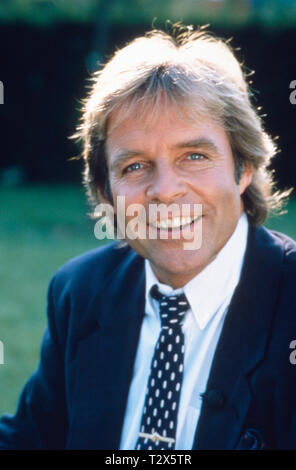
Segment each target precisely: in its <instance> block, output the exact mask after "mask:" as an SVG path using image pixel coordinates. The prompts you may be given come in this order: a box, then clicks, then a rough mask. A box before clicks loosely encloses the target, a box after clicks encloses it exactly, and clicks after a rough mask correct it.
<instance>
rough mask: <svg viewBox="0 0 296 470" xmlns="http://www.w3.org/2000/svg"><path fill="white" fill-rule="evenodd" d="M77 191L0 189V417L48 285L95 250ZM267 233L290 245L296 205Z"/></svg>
mask: <svg viewBox="0 0 296 470" xmlns="http://www.w3.org/2000/svg"><path fill="white" fill-rule="evenodd" d="M87 210H88V206H87V203H86V198H85V195H84V192H83V189H82V188H80V187H77V186H70V185H68V186H66V185H63V186H24V187H16V188H5V187H2V188H1V187H0V340H1V341H2V342H3V344H4V364H0V415H1V414H2V413H3V412H5V411H6V412H9V413H13V412H14V411H15V407H16V404H17V399H18V396H19V393H20V390H21V388H22V386H23V385H24V383H25V381H26V379H27V378H28V377H29V375H30V374H31V373H32V372H33V370H34V369H35V368H36V366H37V362H38V357H39V350H40V343H41V339H42V334H43V331H44V328H45V324H46V292H47V286H48V282H49V280H50V278H51V276H52V275H53V273H54V272H55V271H56V269H57V268H58V267H59V266H61V265H62V264H63V263H64V262H65V261H67V260H68V259H70V258H72V257H73V256H76V255H78V254H80V253H83V252H85V251H87V250H89V249H92V248H95V247H97V246H99V245H100V244H101V243H102V242H100V241H99V240H97V239H96V238H95V237H94V234H93V229H94V223H95V222H94V221H91V220H90V219H89V218H88V217H87V215H86V214H87ZM287 210H288V213H287V214H285V215H282V216H280V217H277V218H273V219H270V220H269V221H268V223H267V224H266V225H267V226H268V227H270V228H273V229H275V230H279V231H282V232H284V233H286V234H288V235H290V236H291V237H292V238H294V239H296V201H295V200H292V201H291V202H290V203H289V205H288V206H287Z"/></svg>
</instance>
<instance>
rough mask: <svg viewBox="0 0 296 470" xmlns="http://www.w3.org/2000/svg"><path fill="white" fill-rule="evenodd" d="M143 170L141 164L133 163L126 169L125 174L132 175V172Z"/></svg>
mask: <svg viewBox="0 0 296 470" xmlns="http://www.w3.org/2000/svg"><path fill="white" fill-rule="evenodd" d="M141 168H142V165H141V163H138V162H135V163H132V164H131V165H129V166H127V167H126V168H125V169H124V173H131V172H132V171H136V170H140V169H141Z"/></svg>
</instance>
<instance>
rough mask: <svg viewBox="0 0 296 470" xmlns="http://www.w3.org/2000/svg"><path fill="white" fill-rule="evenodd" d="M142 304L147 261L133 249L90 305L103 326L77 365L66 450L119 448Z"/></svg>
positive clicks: (83, 348) (80, 353)
mask: <svg viewBox="0 0 296 470" xmlns="http://www.w3.org/2000/svg"><path fill="white" fill-rule="evenodd" d="M144 308H145V279H144V266H143V260H142V259H141V258H140V257H139V256H137V255H136V254H135V253H134V252H130V253H129V254H128V257H127V259H125V260H124V262H123V263H122V264H121V265H120V266H119V268H118V269H117V270H116V272H114V273H112V276H111V279H108V280H106V283H105V284H104V286H102V288H101V289H100V292H99V293H98V295H97V296H96V298H95V299H94V301H93V302H92V304H91V305H90V307H89V311H88V315H89V316H90V317H92V318H97V320H98V323H99V324H98V325H97V328H96V329H95V331H94V332H93V333H92V334H91V335H89V336H88V337H87V338H85V339H83V340H82V341H81V342H80V343H79V347H78V352H77V356H76V360H75V361H74V364H73V371H74V373H73V375H74V376H75V377H76V380H74V383H73V390H74V391H73V403H74V407H75V409H74V410H72V413H71V414H72V416H73V418H72V422H71V432H70V437H69V441H68V446H67V447H68V448H71V449H73V448H74V449H75V448H79V449H118V447H119V444H120V436H121V428H122V423H123V419H124V412H125V407H126V401H127V395H128V390H129V385H130V381H131V378H132V372H133V365H134V359H135V354H136V350H137V345H138V339H139V333H140V328H141V323H142V319H143V315H144Z"/></svg>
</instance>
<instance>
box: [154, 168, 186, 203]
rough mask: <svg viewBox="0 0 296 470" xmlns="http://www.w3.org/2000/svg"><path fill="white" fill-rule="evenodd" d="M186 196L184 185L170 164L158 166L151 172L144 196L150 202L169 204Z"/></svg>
mask: <svg viewBox="0 0 296 470" xmlns="http://www.w3.org/2000/svg"><path fill="white" fill-rule="evenodd" d="M185 194H186V184H185V182H184V181H183V179H182V178H181V176H180V175H178V173H177V171H174V169H173V168H172V167H171V165H170V164H162V165H158V166H157V167H156V168H155V170H154V171H153V175H152V177H151V181H150V184H149V186H148V188H147V191H146V196H147V198H148V199H149V200H150V201H151V202H157V203H164V204H171V203H173V202H177V200H178V199H180V198H181V197H182V196H184V195H185Z"/></svg>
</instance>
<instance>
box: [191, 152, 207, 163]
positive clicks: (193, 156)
mask: <svg viewBox="0 0 296 470" xmlns="http://www.w3.org/2000/svg"><path fill="white" fill-rule="evenodd" d="M188 158H189V159H190V160H193V161H195V160H197V161H199V160H204V159H205V158H206V157H205V156H204V155H202V154H201V153H191V154H190V155H188Z"/></svg>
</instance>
